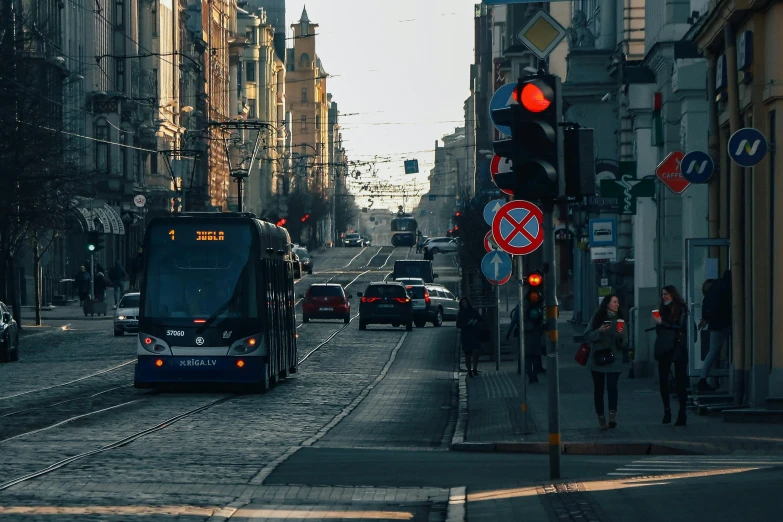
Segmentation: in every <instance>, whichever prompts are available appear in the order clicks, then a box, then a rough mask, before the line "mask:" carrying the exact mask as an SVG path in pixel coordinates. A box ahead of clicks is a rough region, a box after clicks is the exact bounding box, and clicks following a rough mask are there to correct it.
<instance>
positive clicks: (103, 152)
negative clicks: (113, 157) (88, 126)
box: [95, 121, 109, 174]
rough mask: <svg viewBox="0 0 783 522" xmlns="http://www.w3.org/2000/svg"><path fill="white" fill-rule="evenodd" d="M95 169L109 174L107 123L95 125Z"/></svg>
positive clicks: (102, 122)
mask: <svg viewBox="0 0 783 522" xmlns="http://www.w3.org/2000/svg"><path fill="white" fill-rule="evenodd" d="M95 139H96V140H97V141H96V142H95V169H96V170H97V171H98V172H102V173H104V174H108V172H109V125H108V124H107V123H106V122H105V121H101V122H99V123H96V124H95Z"/></svg>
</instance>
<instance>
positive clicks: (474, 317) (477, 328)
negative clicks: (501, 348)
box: [457, 297, 483, 377]
mask: <svg viewBox="0 0 783 522" xmlns="http://www.w3.org/2000/svg"><path fill="white" fill-rule="evenodd" d="M482 321H483V319H482V318H481V314H479V313H478V311H477V310H476V309H475V308H473V305H471V304H470V300H469V299H468V298H467V297H463V298H462V299H460V301H459V313H458V314H457V328H459V329H460V332H459V334H460V341H461V342H462V351H463V352H465V366H467V368H468V377H473V376H474V375H478V359H479V352H480V350H481V323H482ZM471 360H472V361H473V366H472V367H471V364H470V362H471Z"/></svg>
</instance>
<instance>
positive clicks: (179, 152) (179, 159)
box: [160, 149, 201, 212]
mask: <svg viewBox="0 0 783 522" xmlns="http://www.w3.org/2000/svg"><path fill="white" fill-rule="evenodd" d="M160 154H162V155H163V157H164V158H166V165H167V166H168V168H169V173H170V174H171V180H172V181H173V182H174V190H175V191H176V193H177V194H178V195H179V199H180V201H179V204H178V205H176V206H175V208H174V211H175V212H187V194H186V193H185V176H186V174H187V173H186V172H185V170H186V168H187V162H188V161H189V162H191V167H190V186H189V187H188V190H191V189H192V188H193V180H194V178H195V176H196V162H197V161H198V159H199V158H200V157H201V151H199V150H186V149H174V150H162V151H160Z"/></svg>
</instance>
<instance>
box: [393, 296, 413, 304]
mask: <svg viewBox="0 0 783 522" xmlns="http://www.w3.org/2000/svg"><path fill="white" fill-rule="evenodd" d="M394 300H395V301H397V302H398V303H410V302H411V300H410V299H409V298H407V297H395V298H394Z"/></svg>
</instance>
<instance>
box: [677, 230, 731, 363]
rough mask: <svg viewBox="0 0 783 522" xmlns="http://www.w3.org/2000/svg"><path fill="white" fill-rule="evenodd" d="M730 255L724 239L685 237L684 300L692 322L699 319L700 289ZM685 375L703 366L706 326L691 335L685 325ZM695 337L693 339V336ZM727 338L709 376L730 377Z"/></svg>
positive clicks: (714, 277)
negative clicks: (686, 333)
mask: <svg viewBox="0 0 783 522" xmlns="http://www.w3.org/2000/svg"><path fill="white" fill-rule="evenodd" d="M730 263H731V257H730V253H729V240H728V239H720V238H718V239H686V240H685V296H684V297H685V302H686V303H687V305H688V312H689V314H690V317H691V318H692V320H693V322H695V323H696V325H698V324H699V321H700V320H701V310H702V303H703V301H704V294H703V290H706V288H707V286H708V285H709V284H710V282H711V280H717V279H720V278H721V277H723V273H724V272H725V271H726V270H729V267H730ZM687 332H688V348H689V358H688V359H689V361H688V375H690V376H691V377H698V376H699V375H700V374H701V369H702V368H703V366H704V359H706V357H707V354H708V353H709V351H710V331H709V329H708V327H705V328H704V329H703V330H701V331H698V335H694V334H695V333H696V331H694V328H688V329H687ZM694 337H696V339H695V338H694ZM731 349H732V346H731V340H730V339H729V341H728V342H727V343H726V344H725V345H724V346H723V348H722V350H721V354H720V357H719V359H718V361H717V362H716V363H715V364H714V365H713V366H712V370H711V371H710V377H730V376H731V372H730V371H729V370H730V364H731V360H732V358H731Z"/></svg>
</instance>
